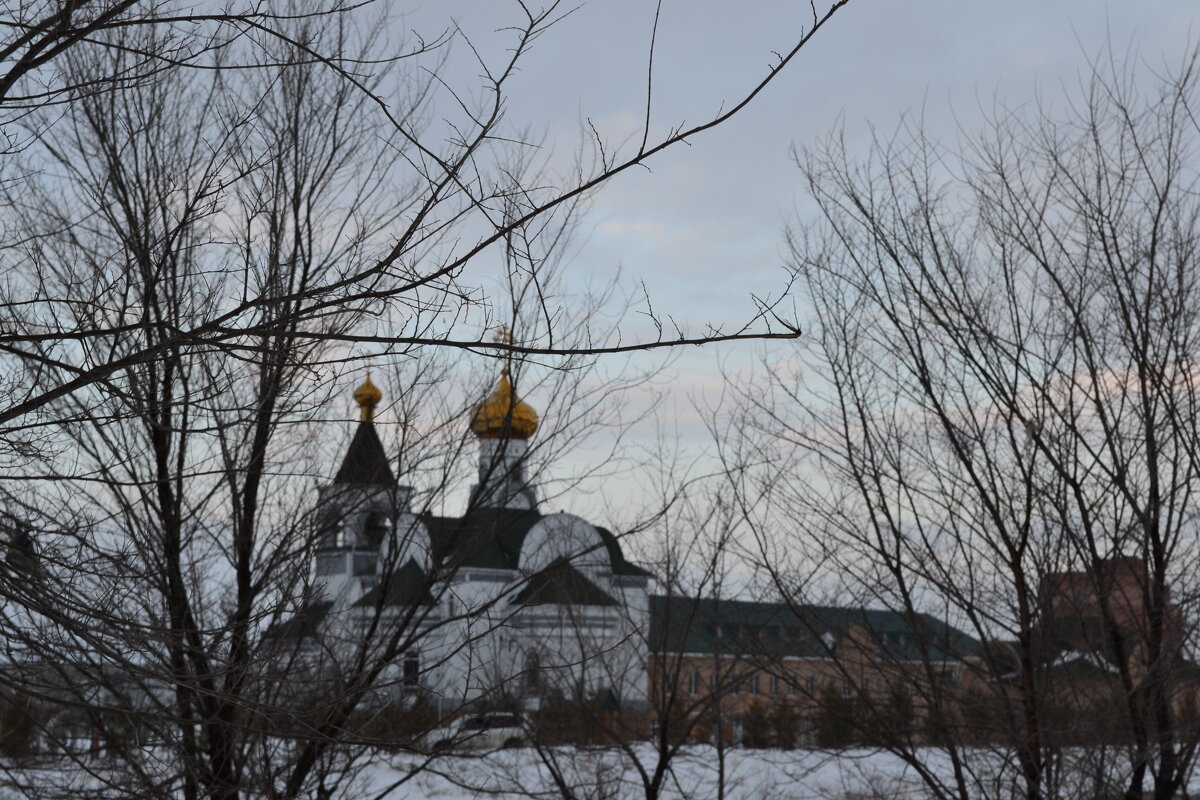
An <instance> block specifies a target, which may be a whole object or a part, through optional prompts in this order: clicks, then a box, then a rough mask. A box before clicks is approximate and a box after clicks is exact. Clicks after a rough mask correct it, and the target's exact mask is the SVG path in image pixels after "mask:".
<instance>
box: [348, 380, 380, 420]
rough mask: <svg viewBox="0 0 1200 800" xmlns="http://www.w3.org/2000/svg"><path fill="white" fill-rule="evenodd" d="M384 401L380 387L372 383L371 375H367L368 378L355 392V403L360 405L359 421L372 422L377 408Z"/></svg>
mask: <svg viewBox="0 0 1200 800" xmlns="http://www.w3.org/2000/svg"><path fill="white" fill-rule="evenodd" d="M382 399H383V392H381V391H379V387H378V386H376V385H375V384H373V383H371V373H369V372H368V373H367V378H366V380H364V381H363V382H362V384H361V385H360V386H359V387H358V388H357V389H355V390H354V402H356V403H358V407H359V409H360V411H359V419H361V420H363V421H370V420H372V419H374V418H375V406H377V405H379V401H380V400H382Z"/></svg>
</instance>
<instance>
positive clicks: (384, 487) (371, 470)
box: [316, 374, 407, 602]
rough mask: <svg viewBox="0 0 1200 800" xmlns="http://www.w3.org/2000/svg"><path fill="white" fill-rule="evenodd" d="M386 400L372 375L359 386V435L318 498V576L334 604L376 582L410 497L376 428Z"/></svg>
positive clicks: (351, 443)
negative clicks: (377, 419)
mask: <svg viewBox="0 0 1200 800" xmlns="http://www.w3.org/2000/svg"><path fill="white" fill-rule="evenodd" d="M382 399H383V392H381V391H380V390H379V388H378V387H377V386H376V385H375V384H374V383H372V382H371V376H370V374H368V375H367V378H366V380H364V381H363V382H362V384H361V385H360V386H359V387H358V388H357V389H355V390H354V401H355V402H356V403H357V404H358V407H359V422H358V427H357V428H356V429H355V431H354V438H353V439H352V440H351V442H350V447H349V448H348V449H347V450H346V455H345V457H344V458H343V459H342V464H341V467H340V468H339V469H338V471H337V475H336V476H335V477H334V479H333V483H331V484H330V485H328V486H325V487H323V488H322V489H321V491H320V496H319V499H318V501H317V503H318V505H317V512H316V526H317V530H316V542H317V548H316V550H317V552H316V576H317V580H318V581H321V582H324V583H325V586H326V589H325V593H326V597H327V598H328V599H329V600H332V601H334V602H338V601H339V599H341V600H342V601H343V602H352V601H353V600H354V599H355V598H354V597H352V596H351V595H358V594H361V593H362V592H363V591H366V590H367V589H369V588H370V587H371V586H373V585H374V583H375V581H376V579H377V575H378V572H379V565H380V558H381V556H382V555H383V553H384V551H385V550H386V548H387V547H389V546H390V544H391V540H392V538H393V536H392V533H393V530H394V528H395V524H396V519H397V517H398V515H399V513H400V511H401V510H402V508H401V504H402V503H403V502H404V501H406V500H407V498H405V497H402V495H403V494H404V492H403V491H402V487H400V486H398V485H397V482H396V477H395V475H394V474H393V472H392V467H391V464H390V463H389V461H388V457H387V453H386V452H385V451H384V449H383V443H382V442H381V441H380V440H379V433H378V432H377V431H376V430H375V409H376V407H377V406H378V405H379V402H380V400H382Z"/></svg>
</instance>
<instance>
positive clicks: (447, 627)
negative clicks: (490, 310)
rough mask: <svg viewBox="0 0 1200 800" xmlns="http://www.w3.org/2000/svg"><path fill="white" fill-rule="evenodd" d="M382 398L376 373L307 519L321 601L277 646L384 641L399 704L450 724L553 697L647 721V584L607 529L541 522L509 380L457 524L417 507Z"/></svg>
mask: <svg viewBox="0 0 1200 800" xmlns="http://www.w3.org/2000/svg"><path fill="white" fill-rule="evenodd" d="M382 398H383V395H382V392H381V390H380V389H379V388H378V387H377V386H375V384H374V383H373V382H372V381H371V378H370V376H369V375H368V376H367V378H366V380H365V381H363V383H362V385H360V386H359V387H358V388H357V389H356V390H355V391H354V400H355V401H356V403H357V404H358V406H359V409H360V419H359V421H358V423H357V427H356V429H355V432H354V436H353V439H352V440H351V442H350V445H349V447H348V448H347V450H346V452H345V455H344V457H343V459H342V462H341V466H340V468H339V469H338V471H337V473H336V475H335V476H334V478H333V480H332V481H331V482H330V483H329V484H328V485H326V486H324V487H322V488H321V489H320V491H319V496H318V498H317V504H316V508H315V512H314V514H313V515H312V517H313V519H314V525H315V531H314V534H315V539H314V541H315V547H314V548H313V556H312V560H313V565H312V577H313V583H312V586H313V590H312V593H311V595H312V596H311V599H310V600H309V602H307V603H306V604H305V606H304V607H303V609H301V611H300V612H299V613H297V614H296V616H295V617H294V618H292V619H291V620H289V621H287V622H285V623H283V624H282V625H280V626H277V627H276V629H275V631H274V633H275V634H276V635H280V636H284V637H287V638H290V639H292V640H300V639H305V640H308V641H309V642H311V643H313V646H314V648H316V649H319V650H320V651H321V652H323V653H327V654H328V653H337V652H339V651H340V652H342V653H345V654H350V653H358V652H361V648H363V647H364V644H363V642H364V641H365V640H370V641H373V642H374V644H370V645H366V646H367V647H369V648H371V649H373V650H374V651H375V652H374V655H377V656H378V655H379V654H381V653H385V654H387V655H385V656H384V657H385V658H386V659H387V660H388V661H390V662H391V663H392V664H393V667H391V668H390V671H389V672H388V673H386V675H385V677H386V678H388V680H385V683H386V684H387V685H388V686H389V690H388V694H389V695H390V697H391V699H393V700H397V699H399V700H405V699H407V700H410V701H411V700H415V699H416V698H421V699H422V700H423V701H424V702H427V703H430V704H431V705H434V706H436V707H437V708H438V709H440V710H444V711H448V710H452V709H455V708H460V707H462V706H464V705H466V704H471V703H474V702H477V701H481V700H483V701H485V702H486V701H498V700H504V701H507V702H513V701H515V702H516V703H518V704H519V705H520V706H522V707H524V708H526V709H536V708H538V707H539V706H540V704H541V703H542V702H543V700H544V699H545V698H546V697H547V696H549V695H550V694H551V693H556V692H562V693H564V694H566V695H567V696H571V697H579V698H603V699H604V700H605V701H606V702H608V703H610V704H615V705H618V706H619V707H621V708H623V709H629V710H637V709H641V708H644V707H645V705H646V701H647V677H646V664H647V658H648V653H647V637H646V631H648V629H649V624H648V616H647V615H648V613H649V605H650V603H649V596H650V589H651V581H652V576H651V574H650V573H649V572H648V571H646V570H645V569H642V568H641V567H639V566H637V565H635V564H633V563H631V562H630V561H629V560H627V559H626V557H625V555H624V553H623V552H622V548H621V545H620V543H619V542H618V541H617V538H616V537H615V536H614V535H613V534H612V532H610V531H609V530H606V529H605V528H602V527H598V526H596V525H592V524H590V523H589V522H587V521H586V520H584V519H582V518H580V517H578V516H575V515H572V514H567V513H555V514H544V513H542V512H541V510H540V509H539V507H538V496H537V489H536V486H535V485H534V483H533V482H532V481H531V480H530V478H529V476H528V474H527V470H526V460H527V455H528V453H529V442H530V439H531V438H532V437H533V436H534V435H535V434H536V432H537V429H538V423H539V420H538V415H537V412H536V411H535V410H534V409H533V408H532V407H531V406H530V405H529V404H528V403H526V402H525V401H523V400H521V399H520V398H519V397H518V396H517V394H516V392H515V390H514V388H513V382H512V378H511V376H510V373H509V369H508V367H507V366H505V367H504V369H503V370H502V372H501V374H500V377H499V380H498V382H497V385H496V387H495V389H494V391H492V393H491V394H490V395H489V396H488V397H486V398H485V399H484V400H483V401H482V402H480V403H479V404H478V405H477V406H476V407H475V409H474V413H473V414H472V416H471V419H470V430H471V432H472V433H473V434H474V437H475V438H476V439H477V441H478V448H479V452H478V478H477V482H476V483H475V485H474V486H473V487H472V490H471V493H470V500H469V503H468V507H467V510H466V512H465V513H464V514H463V515H462V516H460V517H440V516H434V515H431V514H429V513H425V512H421V511H419V510H414V509H413V508H412V506H411V499H412V494H413V492H412V488H411V487H409V486H404V485H401V484H400V483H399V482H398V480H397V478H396V475H395V473H394V472H393V470H392V466H391V465H392V463H394V461H395V459H394V458H390V457H389V455H388V453H387V452H386V449H385V448H384V446H383V443H382V441H381V440H380V437H379V433H378V431H377V430H376V425H375V412H376V408H377V407H378V406H379V404H380V402H381V400H382ZM317 643H319V644H317ZM388 647H392V648H393V649H392V650H391V651H388V650H387V649H386V648H388ZM391 656H394V657H391ZM333 660H335V661H336V656H334V657H333Z"/></svg>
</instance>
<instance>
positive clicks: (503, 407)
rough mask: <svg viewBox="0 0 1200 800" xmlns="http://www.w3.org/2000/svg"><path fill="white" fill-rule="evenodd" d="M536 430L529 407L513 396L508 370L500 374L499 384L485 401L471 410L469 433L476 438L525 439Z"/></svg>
mask: <svg viewBox="0 0 1200 800" xmlns="http://www.w3.org/2000/svg"><path fill="white" fill-rule="evenodd" d="M537 427H538V415H537V412H536V411H534V410H533V406H531V405H529V404H528V403H526V402H525V401H524V400H522V399H521V398H519V397H517V396H516V394H514V393H513V388H512V383H511V382H510V381H509V379H508V368H507V367H505V369H504V371H503V372H502V373H500V383H499V384H498V385H497V386H496V389H495V391H493V392H492V393H491V394H490V395H488V398H487V399H486V400H484V401H483V402H482V403H480V404H479V405H478V406H477V407H476V408H475V413H474V414H473V415H472V416H471V430H472V431H474V433H475V435H476V436H478V437H479V438H480V439H499V438H502V437H505V436H507V437H508V438H511V439H528V438H529V437H530V436H533V434H534V432H535V431H536V430H537Z"/></svg>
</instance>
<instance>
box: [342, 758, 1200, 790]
mask: <svg viewBox="0 0 1200 800" xmlns="http://www.w3.org/2000/svg"><path fill="white" fill-rule="evenodd" d="M959 752H960V757H961V759H962V760H961V761H960V764H959V771H958V775H959V776H960V777H961V778H962V779H963V780H964V782H965V783H966V785H967V786H969V787H970V788H969V790H968V793H969V794H970V795H971V796H979V797H987V798H1006V797H1009V796H1011V795H1010V793H1011V792H1013V790H1014V788H1015V787H1017V786H1018V785H1019V784H1020V781H1019V780H1018V779H1017V776H1016V775H1015V774H1014V773H1013V772H1012V770H1013V769H1014V768H1015V765H1014V764H1013V761H1012V759H1011V758H1010V757H1006V756H1003V755H1001V754H1000V753H998V752H995V751H989V750H986V749H980V750H963V751H959ZM635 754H636V756H637V758H636V761H637V762H640V763H641V764H642V765H643V766H645V767H646V768H648V769H652V768H653V764H654V756H653V752H652V750H651V749H650V748H649V746H642V747H639V748H638V749H637V750H636V751H635ZM1010 755H1011V754H1010ZM919 756H920V761H921V763H922V766H923V767H924V768H927V769H929V770H930V771H931V772H932V773H933V774H935V775H936V776H938V778H939V779H940V780H943V781H945V782H946V784H947V786H948V788H949V787H950V786H952V785H953V783H954V777H953V776H954V775H955V770H954V768H953V767H952V766H951V763H950V761H949V759H948V758H947V756H946V753H945V752H944V751H940V750H935V749H930V750H926V751H923V752H921V753H920V754H919ZM545 757H546V758H552V759H554V761H555V762H556V764H557V767H558V770H557V771H558V773H559V775H560V776H561V778H562V779H563V780H564V781H565V783H566V784H567V785H568V786H570V787H571V790H572V795H571V796H573V797H574V798H576V800H627V799H628V800H640V798H644V797H645V796H646V794H645V792H644V790H643V788H642V785H641V782H640V780H639V777H638V771H637V766H636V763H635V759H633V758H630V757H629V756H628V755H625V754H622V753H620V752H619V751H616V750H599V751H587V750H578V749H570V748H564V749H562V750H560V751H552V752H550V753H548V754H546V756H545ZM416 763H419V762H415V761H414V760H413V758H412V757H407V756H395V757H392V758H391V759H390V760H389V761H388V763H386V764H383V765H380V766H378V767H376V768H373V769H371V770H369V771H368V773H367V774H366V776H365V777H366V778H367V780H368V782H369V783H370V786H369V787H367V786H363V787H362V788H363V789H364V790H367V789H371V790H373V791H369V792H368V791H364V792H363V793H362V795H361V796H362V797H380V798H386V800H418V798H420V800H424V799H425V798H430V799H431V800H483V798H516V797H525V798H538V799H539V800H552V799H553V798H563V797H564V796H566V795H565V794H564V793H563V792H561V791H560V790H559V789H557V788H556V785H555V780H554V777H553V776H552V771H551V770H550V769H549V768H548V766H547V764H546V763H545V761H544V759H543V757H541V756H539V754H538V753H537V751H535V750H533V749H529V748H520V749H514V750H503V751H499V752H495V753H490V754H485V755H479V756H475V757H448V758H444V759H437V760H436V761H434V762H433V763H431V764H426V765H425V766H426V769H424V770H422V771H419V772H417V773H415V774H413V772H412V768H413V766H414V764H416ZM672 763H673V769H672V771H671V775H670V777H669V779H668V781H667V783H666V786H665V788H664V791H663V793H662V795H661V796H662V797H663V798H664V800H709V799H710V798H712V799H714V800H715V798H718V797H722V796H723V797H725V798H727V800H818V798H820V800H882V799H883V798H888V800H925V799H926V798H930V797H933V796H934V795H933V793H932V792H930V790H929V788H928V787H927V786H926V785H925V784H924V783H923V782H922V781H921V780H920V778H919V776H918V774H917V771H916V769H915V768H914V767H912V766H910V765H908V764H906V763H904V761H903V760H901V759H900V758H898V757H896V756H894V755H891V754H889V753H884V752H879V751H875V750H848V751H842V752H837V753H824V752H817V751H810V750H792V751H780V750H744V749H733V750H728V751H726V752H725V754H724V767H723V769H722V765H721V758H719V756H718V753H717V751H716V749H715V748H713V747H707V746H697V747H692V748H689V749H688V750H687V751H685V752H684V753H683V754H681V755H680V756H679V757H678V758H677V759H676V760H675V761H674V762H672ZM1052 772H1053V774H1054V776H1055V777H1054V778H1050V776H1047V777H1048V779H1051V780H1053V785H1050V786H1047V787H1046V796H1048V797H1050V796H1053V797H1060V798H1064V799H1067V798H1071V799H1074V798H1096V797H1109V796H1119V794H1120V789H1122V788H1123V785H1124V779H1125V777H1126V776H1127V772H1128V762H1127V761H1125V759H1124V758H1123V757H1122V756H1121V755H1120V754H1119V753H1118V752H1116V751H1114V750H1113V749H1106V748H1093V749H1080V750H1078V751H1066V752H1064V753H1062V755H1061V758H1060V759H1059V761H1058V762H1057V763H1056V765H1055V768H1054V770H1052ZM410 774H411V775H412V777H411V778H410V779H408V780H405V776H406V775H410ZM722 782H723V784H724V791H723V792H722V791H721V784H722ZM1147 788H1149V787H1147ZM1198 788H1200V781H1198V780H1197V779H1196V776H1195V775H1193V776H1192V780H1191V781H1190V786H1189V793H1191V794H1195V793H1196V790H1197V789H1198ZM953 793H954V792H953V789H951V790H950V794H953Z"/></svg>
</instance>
